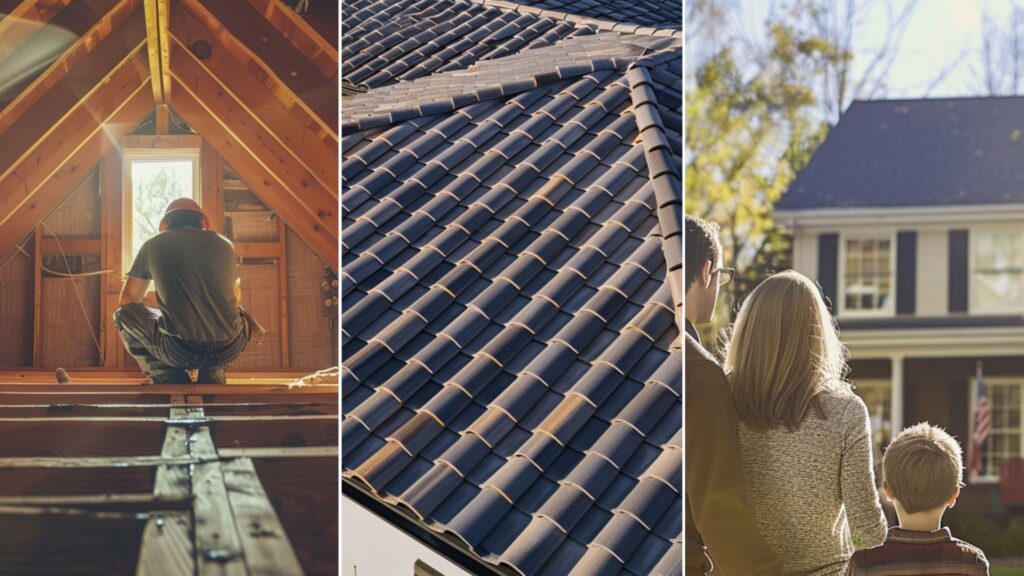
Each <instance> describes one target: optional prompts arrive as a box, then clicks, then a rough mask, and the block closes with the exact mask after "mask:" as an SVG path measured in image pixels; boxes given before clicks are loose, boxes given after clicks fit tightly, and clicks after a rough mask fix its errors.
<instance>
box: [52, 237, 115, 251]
mask: <svg viewBox="0 0 1024 576" xmlns="http://www.w3.org/2000/svg"><path fill="white" fill-rule="evenodd" d="M42 247H43V254H61V253H65V254H101V253H102V252H103V241H102V240H101V239H99V238H61V239H60V241H59V242H58V241H57V239H56V238H43V241H42Z"/></svg>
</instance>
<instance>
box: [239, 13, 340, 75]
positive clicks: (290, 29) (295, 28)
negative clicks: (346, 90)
mask: <svg viewBox="0 0 1024 576" xmlns="http://www.w3.org/2000/svg"><path fill="white" fill-rule="evenodd" d="M249 4H252V6H253V8H255V9H257V10H259V11H260V13H261V14H263V17H264V18H266V19H267V21H269V22H270V23H271V24H272V25H273V26H274V28H276V29H277V30H278V32H280V33H281V34H282V35H283V36H284V37H285V38H287V39H288V40H289V41H290V42H291V43H292V45H293V46H295V49H296V50H298V51H299V52H301V53H302V54H303V55H305V56H306V58H308V59H309V61H310V62H312V63H313V65H314V66H316V67H317V68H318V69H319V70H320V73H321V74H323V75H324V77H325V78H328V79H330V80H331V83H332V84H334V86H335V87H337V86H338V49H337V48H335V47H334V46H333V45H332V44H331V43H330V42H328V41H327V40H326V39H325V38H324V37H323V36H321V35H320V34H319V33H317V31H316V30H314V29H313V27H312V26H310V25H309V23H308V22H306V21H305V20H304V19H303V18H302V17H301V16H299V15H298V14H296V12H295V10H292V9H291V8H289V7H288V6H287V5H286V4H285V3H284V2H277V1H275V0H249Z"/></svg>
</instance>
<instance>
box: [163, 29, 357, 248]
mask: <svg viewBox="0 0 1024 576" xmlns="http://www.w3.org/2000/svg"><path fill="white" fill-rule="evenodd" d="M189 59H190V56H189V55H187V54H186V53H185V49H184V48H183V47H182V46H181V45H180V44H178V43H177V42H173V43H172V44H171V66H172V71H173V77H174V80H175V82H176V88H175V92H174V107H175V110H177V111H178V112H179V113H180V114H181V115H182V117H183V118H185V120H186V121H187V122H188V123H189V124H190V125H191V126H193V127H194V128H195V129H196V130H198V131H199V132H200V133H201V134H203V135H204V137H206V138H207V139H208V140H209V142H210V143H211V144H212V145H213V146H214V147H215V148H216V149H217V151H218V152H219V153H220V154H221V156H223V157H224V159H225V160H226V161H227V162H229V163H230V164H231V165H232V166H233V167H234V168H235V169H236V170H238V173H239V175H241V176H242V178H244V180H245V182H246V183H247V184H248V185H249V186H250V187H251V188H252V191H253V192H254V193H256V194H257V195H258V196H259V197H260V198H261V199H262V200H263V201H264V202H266V203H267V205H268V206H269V207H270V208H271V209H272V210H274V211H275V212H277V214H278V216H280V217H282V218H284V220H285V222H286V223H287V224H289V226H291V227H292V228H293V229H294V230H295V231H296V232H297V233H298V234H299V235H300V236H301V237H302V238H303V239H304V240H305V241H306V242H307V243H309V245H310V246H312V247H314V249H315V250H316V252H317V253H318V254H321V255H322V256H323V257H324V258H325V259H326V260H329V261H332V262H333V261H336V260H337V259H338V215H337V199H336V198H335V197H332V196H331V194H330V193H328V192H327V191H326V190H324V189H323V188H321V187H320V186H318V185H317V183H316V181H315V180H314V179H312V178H311V177H300V172H301V167H299V166H295V165H294V164H293V163H292V161H291V160H290V159H289V158H290V157H289V156H288V154H286V153H285V152H284V151H283V150H280V149H278V147H277V146H276V145H275V144H276V143H275V142H274V140H273V138H271V136H270V135H269V134H267V133H266V131H265V130H263V129H262V128H261V127H259V126H258V125H256V124H255V121H254V120H253V119H252V117H251V116H249V115H248V114H247V113H246V112H245V111H244V110H242V109H241V108H240V106H239V105H238V104H237V102H232V101H231V100H232V99H230V98H229V96H228V95H227V94H225V93H223V92H219V93H218V91H217V89H216V87H215V86H214V85H213V81H212V79H210V78H209V75H208V74H206V73H205V72H203V71H202V69H201V67H200V66H199V65H198V64H195V62H194V61H193V62H192V63H191V65H189V64H183V63H185V62H188V60H189ZM193 90H196V92H193ZM289 165H292V167H291V168H288V166H289ZM271 166H273V169H271Z"/></svg>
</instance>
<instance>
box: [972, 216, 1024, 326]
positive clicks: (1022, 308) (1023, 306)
mask: <svg viewBox="0 0 1024 576" xmlns="http://www.w3.org/2000/svg"><path fill="white" fill-rule="evenodd" d="M985 232H988V233H993V232H1015V233H1017V234H1018V235H1019V236H1020V239H1019V240H1018V241H1019V242H1020V243H1021V251H1022V252H1024V229H1022V228H1021V227H1019V226H1017V227H1014V226H984V227H975V228H971V229H970V230H969V231H968V232H967V309H968V313H969V314H971V315H972V316H1005V315H1007V314H1020V313H1024V298H1021V303H1020V304H1019V305H1018V306H1006V307H1000V308H990V309H987V310H979V309H978V303H977V300H976V299H977V297H978V291H977V290H975V289H974V267H975V258H974V246H975V240H976V238H977V236H976V235H977V234H979V233H985ZM1022 278H1024V276H1022ZM1022 282H1024V280H1022ZM1021 291H1022V292H1024V286H1021Z"/></svg>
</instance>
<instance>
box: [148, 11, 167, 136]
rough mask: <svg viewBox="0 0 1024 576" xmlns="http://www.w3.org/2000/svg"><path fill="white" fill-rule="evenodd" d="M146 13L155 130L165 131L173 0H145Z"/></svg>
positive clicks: (162, 132)
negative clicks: (171, 3) (171, 2)
mask: <svg viewBox="0 0 1024 576" xmlns="http://www.w3.org/2000/svg"><path fill="white" fill-rule="evenodd" d="M143 7H144V10H145V13H146V53H147V55H148V56H149V78H150V82H151V83H152V85H153V105H154V106H155V107H156V110H157V113H156V133H157V134H166V133H167V131H168V122H169V120H170V116H169V111H168V108H167V104H168V103H169V102H170V101H171V98H170V91H171V72H170V44H169V42H170V32H169V23H170V0H143Z"/></svg>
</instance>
